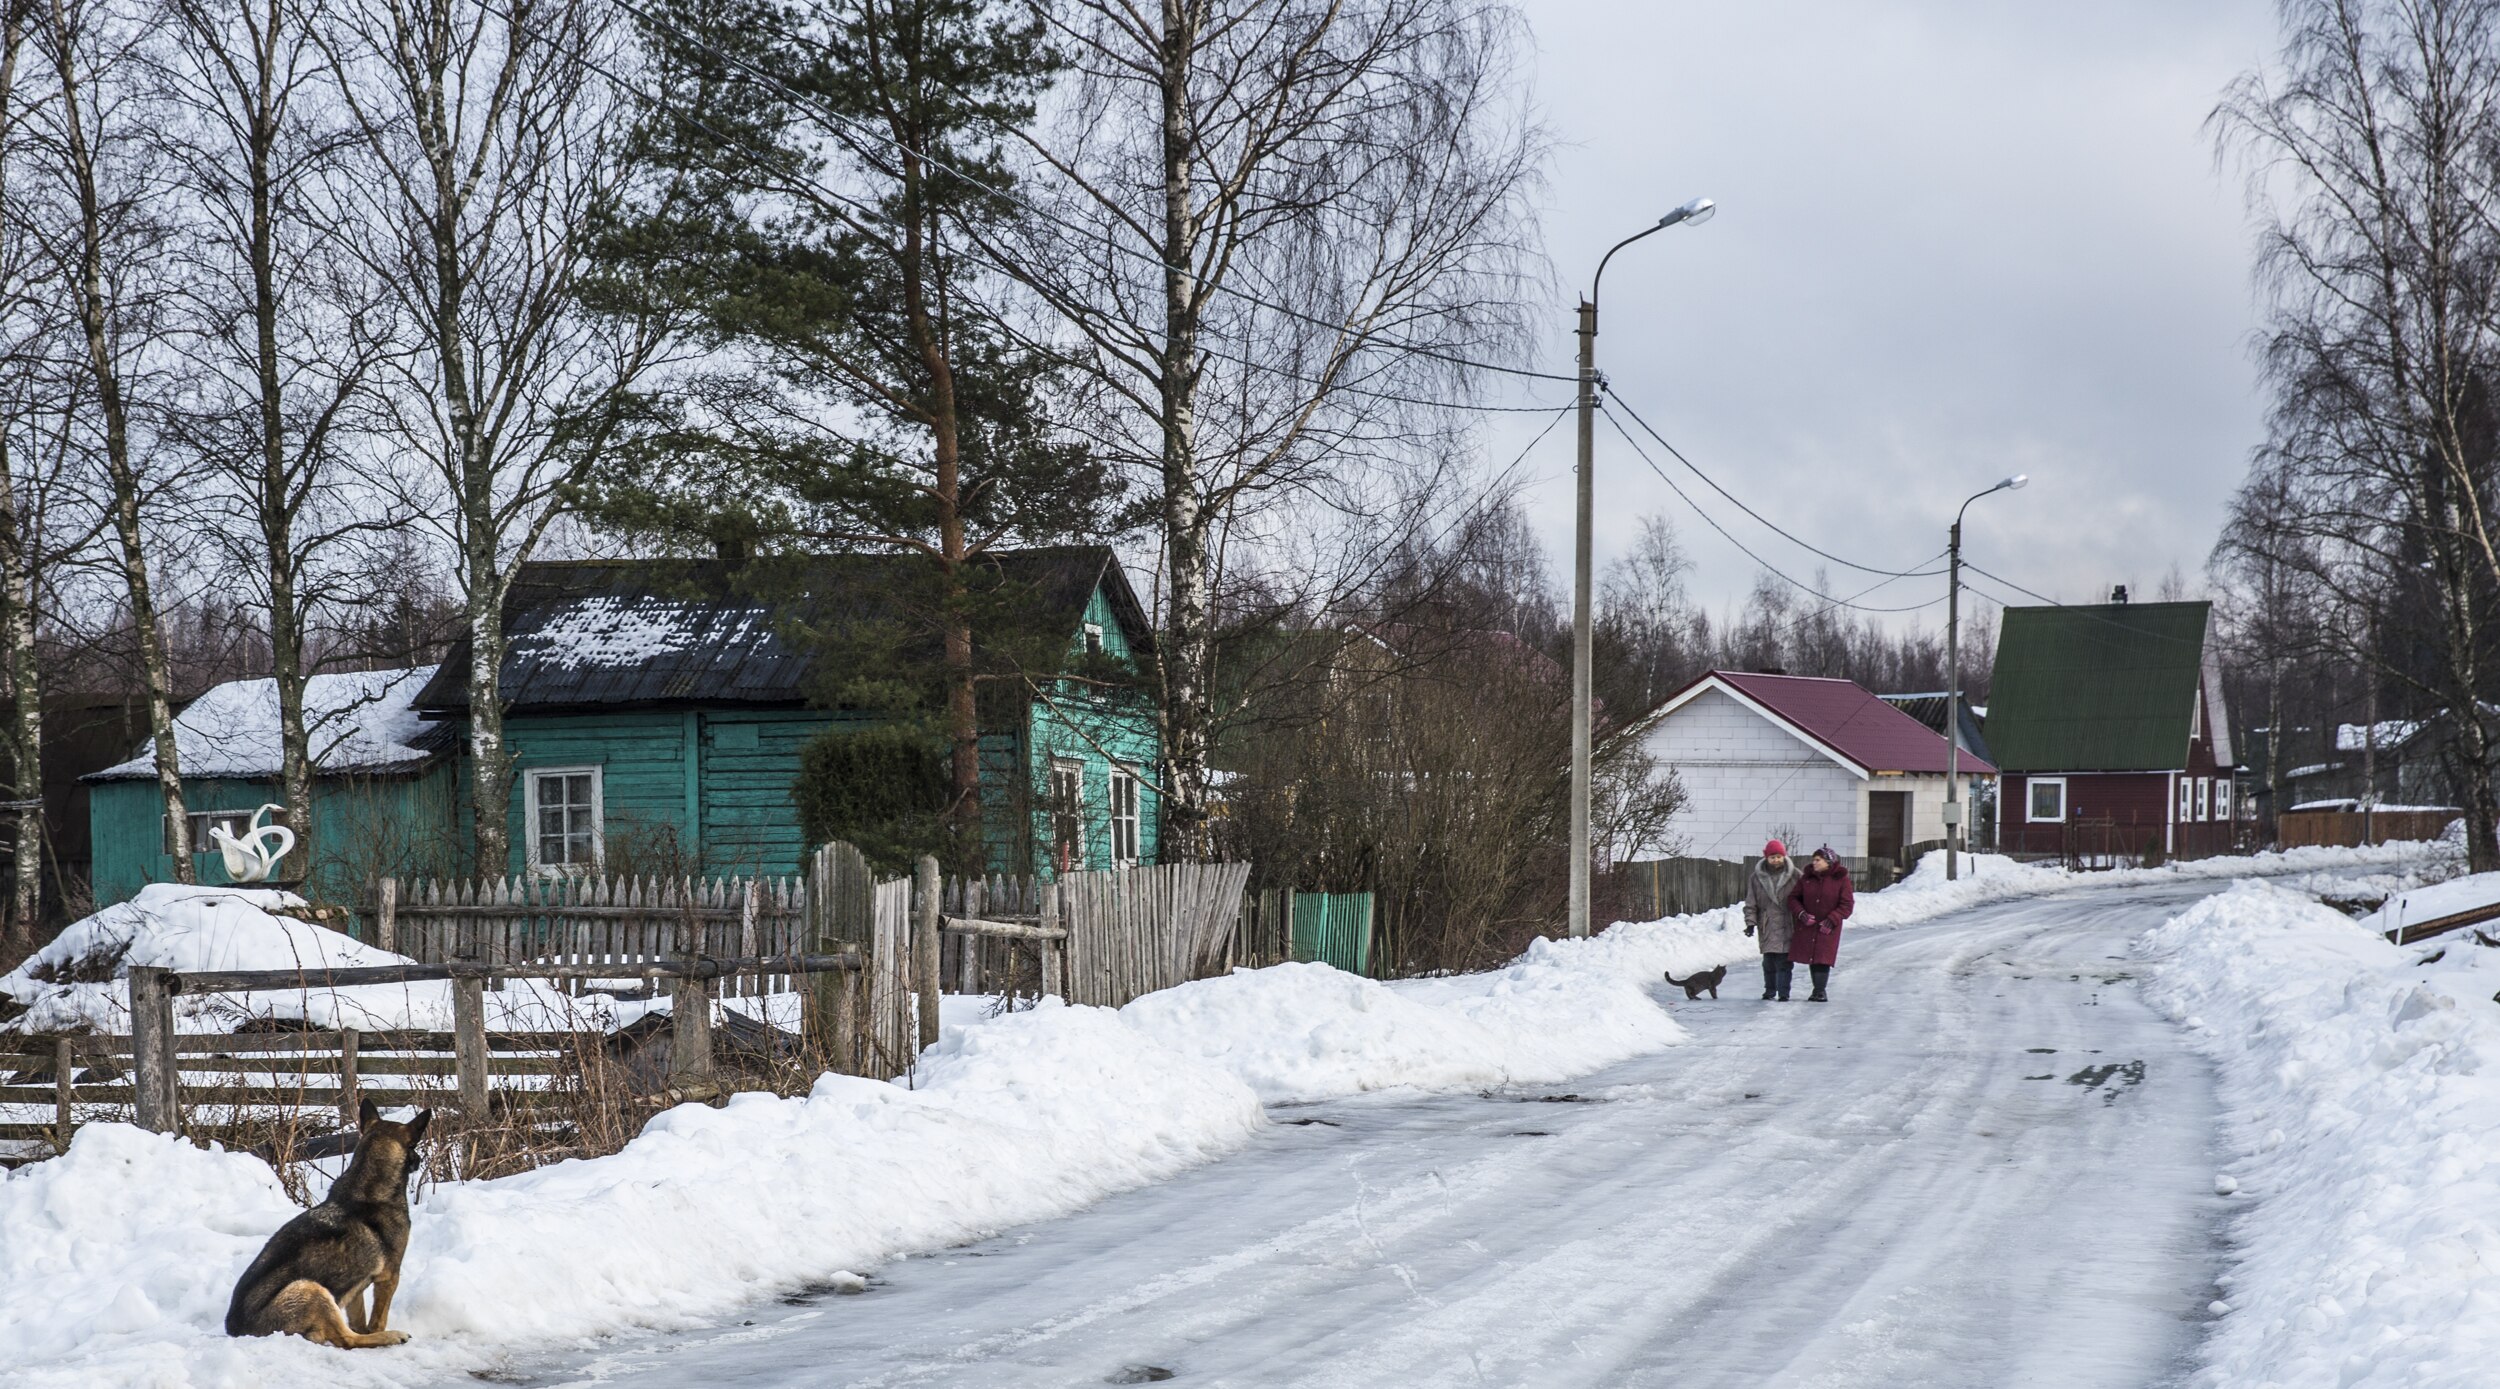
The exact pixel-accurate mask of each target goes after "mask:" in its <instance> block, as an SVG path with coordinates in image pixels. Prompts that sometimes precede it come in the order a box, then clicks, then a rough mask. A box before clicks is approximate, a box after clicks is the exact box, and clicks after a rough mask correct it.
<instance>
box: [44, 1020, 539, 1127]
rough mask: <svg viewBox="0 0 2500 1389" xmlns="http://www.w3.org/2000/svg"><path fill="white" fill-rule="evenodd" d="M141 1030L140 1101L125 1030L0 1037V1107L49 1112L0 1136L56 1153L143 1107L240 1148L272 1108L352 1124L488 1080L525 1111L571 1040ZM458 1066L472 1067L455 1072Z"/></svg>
mask: <svg viewBox="0 0 2500 1389" xmlns="http://www.w3.org/2000/svg"><path fill="white" fill-rule="evenodd" d="M164 996H165V998H166V999H167V1000H168V1001H169V1002H170V1000H171V998H172V994H171V993H166V994H165V995H164ZM148 1031H149V1036H150V1038H151V1046H150V1053H151V1055H152V1056H153V1057H154V1058H155V1059H154V1061H153V1062H152V1063H151V1064H150V1065H149V1066H148V1067H146V1068H144V1070H145V1074H146V1076H147V1078H148V1080H147V1083H148V1086H149V1092H148V1095H147V1098H146V1100H145V1101H144V1104H143V1101H142V1099H141V1090H140V1082H139V1077H140V1075H141V1074H142V1069H143V1068H142V1067H141V1066H140V1064H139V1048H138V1046H137V1039H136V1038H134V1037H132V1036H129V1035H122V1036H106V1035H96V1036H77V1037H60V1036H51V1037H37V1036H12V1037H0V1105H7V1106H9V1107H11V1108H12V1109H17V1110H21V1111H22V1110H30V1109H45V1108H48V1109H49V1110H50V1115H49V1119H48V1121H20V1122H10V1123H0V1140H5V1141H10V1142H13V1143H20V1144H29V1143H40V1144H43V1145H44V1146H45V1148H46V1150H47V1151H49V1152H52V1153H59V1152H65V1151H67V1150H68V1147H69V1141H70V1137H71V1135H72V1134H74V1133H75V1132H76V1130H77V1128H78V1125H79V1124H80V1123H82V1122H87V1121H90V1120H93V1119H97V1118H113V1119H127V1118H130V1117H132V1116H133V1115H135V1114H136V1113H137V1112H138V1111H139V1110H140V1109H142V1108H143V1107H144V1108H146V1109H148V1110H149V1111H150V1117H151V1118H152V1119H155V1120H156V1121H157V1122H159V1123H165V1122H169V1121H168V1120H167V1119H166V1118H163V1117H160V1116H168V1115H171V1116H180V1118H179V1127H180V1128H181V1129H182V1130H183V1131H185V1132H188V1133H190V1134H192V1135H193V1136H195V1137H201V1138H217V1139H222V1140H224V1141H226V1142H227V1143H229V1144H231V1145H235V1146H244V1145H248V1144H249V1143H250V1142H251V1141H252V1140H253V1139H254V1138H255V1137H258V1136H261V1135H264V1134H266V1133H267V1132H268V1130H269V1128H270V1123H269V1116H270V1115H273V1114H278V1113H283V1112H288V1111H313V1112H315V1113H316V1114H319V1115H325V1116H326V1115H328V1114H330V1113H333V1112H335V1113H336V1115H337V1116H338V1122H339V1124H341V1125H342V1126H345V1125H352V1124H353V1123H354V1121H355V1113H356V1104H357V1101H358V1100H360V1099H369V1100H372V1101H373V1102H374V1103H376V1104H382V1105H436V1104H443V1105H457V1104H458V1103H459V1100H460V1097H461V1095H462V1094H463V1093H464V1092H465V1093H469V1094H472V1095H476V1094H483V1093H486V1087H487V1086H488V1084H489V1081H488V1077H489V1076H493V1077H499V1078H503V1079H504V1080H505V1088H503V1089H501V1090H498V1091H496V1092H495V1093H496V1094H497V1095H498V1100H497V1102H498V1103H501V1104H504V1105H506V1106H507V1107H527V1106H531V1105H533V1104H536V1103H538V1102H539V1101H541V1100H543V1099H546V1098H549V1097H550V1093H551V1092H549V1091H547V1090H545V1089H542V1088H538V1087H540V1086H543V1085H546V1084H549V1083H552V1082H553V1081H554V1080H555V1079H556V1078H558V1077H561V1076H564V1075H566V1074H569V1073H571V1072H572V1071H573V1070H575V1068H576V1067H577V1066H578V1064H579V1059H578V1055H579V1053H578V1048H579V1046H580V1044H581V1041H582V1038H581V1036H580V1035H579V1034H576V1033H571V1032H529V1033H508V1032H497V1033H491V1034H488V1035H487V1036H486V1038H485V1040H484V1043H483V1045H482V1047H472V1048H462V1047H460V1046H458V1045H456V1043H455V1039H454V1037H453V1034H451V1033H448V1032H359V1031H356V1030H353V1029H349V1030H344V1031H307V1032H239V1033H222V1032H219V1033H180V1034H175V1033H172V1032H171V1030H170V1025H168V1026H166V1027H164V1028H162V1029H160V1028H158V1027H157V1026H156V1025H155V1024H154V1023H152V1024H151V1025H150V1027H149V1029H148ZM464 1061H465V1062H466V1063H468V1064H470V1065H472V1066H473V1067H474V1068H475V1069H476V1070H477V1072H478V1073H477V1074H476V1075H474V1076H471V1075H465V1074H463V1072H462V1069H461V1068H462V1066H463V1064H464ZM522 1077H529V1078H536V1079H534V1080H520V1079H519V1078H522ZM204 1111H207V1112H204ZM216 1111H223V1116H224V1117H223V1118H222V1119H221V1118H218V1117H214V1114H215V1112H216ZM322 1126H323V1127H326V1126H327V1125H326V1123H324V1124H322ZM21 1151H22V1150H21ZM6 1160H7V1159H5V1158H0V1162H5V1161H6Z"/></svg>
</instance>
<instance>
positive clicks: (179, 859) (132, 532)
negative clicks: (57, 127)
mask: <svg viewBox="0 0 2500 1389" xmlns="http://www.w3.org/2000/svg"><path fill="white" fill-rule="evenodd" d="M52 24H53V27H54V31H55V34H54V37H55V41H56V42H57V44H58V45H59V51H58V54H57V59H58V72H59V77H60V82H61V91H60V99H61V110H62V120H61V126H62V131H63V135H64V151H63V152H64V153H65V154H67V156H68V158H69V165H70V175H71V180H72V182H73V183H74V185H75V186H76V189H77V194H78V284H77V302H78V319H79V326H80V327H81V328H82V329H84V331H85V334H86V348H87V354H86V364H85V365H86V368H87V370H88V372H89V373H90V375H91V376H92V377H93V378H94V385H95V388H96V405H97V408H98V410H99V411H100V412H101V414H102V416H103V421H104V466H105V474H106V477H107V479H108V481H109V482H110V484H111V487H112V500H111V502H110V506H109V510H110V513H111V517H112V526H113V534H114V538H115V539H117V540H118V541H120V543H121V570H122V580H123V583H124V585H125V586H126V587H127V589H128V590H129V594H130V621H131V626H132V628H133V629H134V630H135V632H136V634H137V637H138V641H139V665H140V675H141V679H142V680H143V681H144V682H145V684H146V687H147V696H148V733H149V736H150V737H151V738H152V739H153V740H154V741H155V744H156V784H157V788H158V790H159V792H160V793H161V794H162V796H163V798H164V805H165V831H166V833H165V837H166V840H167V843H168V845H169V847H171V849H172V850H173V858H174V880H175V881H177V882H184V883H189V882H196V881H198V869H197V866H196V865H195V864H193V863H192V861H191V847H192V846H191V817H190V815H189V813H188V812H187V811H186V809H185V807H184V805H183V796H182V758H181V753H180V750H179V749H177V748H176V747H175V746H174V709H173V691H172V671H171V668H170V663H169V662H168V660H167V658H166V654H165V629H164V624H163V623H162V621H160V619H159V617H158V615H157V611H156V598H155V593H154V590H153V589H152V587H151V586H150V584H149V581H148V564H147V542H146V538H145V535H144V533H143V530H142V527H141V524H140V517H139V476H138V472H137V470H136V469H134V468H133V467H132V466H131V462H130V411H129V402H128V401H127V400H125V399H124V398H123V395H122V379H121V370H120V367H119V365H118V364H117V363H116V362H115V361H114V360H113V348H112V342H111V338H110V334H109V331H108V325H107V324H106V321H105V320H106V299H105V291H104V211H103V207H102V204H101V193H100V190H99V189H98V187H97V183H96V171H95V157H94V151H93V150H92V149H91V148H90V147H89V145H88V143H87V131H86V126H85V121H84V117H83V115H82V114H81V111H80V106H79V84H78V70H77V59H76V55H75V52H74V49H75V46H76V45H75V42H74V35H73V34H72V33H71V31H70V27H69V24H68V21H67V19H66V17H65V16H64V15H63V14H62V11H61V5H60V0H53V3H52Z"/></svg>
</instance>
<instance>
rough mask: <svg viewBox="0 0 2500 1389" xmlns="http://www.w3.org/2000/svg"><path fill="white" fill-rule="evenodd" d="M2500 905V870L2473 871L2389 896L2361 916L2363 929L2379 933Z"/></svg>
mask: <svg viewBox="0 0 2500 1389" xmlns="http://www.w3.org/2000/svg"><path fill="white" fill-rule="evenodd" d="M2495 906H2500V873H2475V874H2472V875H2469V876H2467V877H2463V878H2451V879H2449V880H2448V881H2447V882H2444V883H2433V884H2431V885H2430V886H2427V887H2417V888H2414V889H2413V890H2411V891H2408V892H2398V893H2396V894H2394V895H2392V896H2390V897H2389V898H2388V899H2387V900H2386V901H2385V902H2384V903H2382V904H2381V905H2380V906H2379V909H2378V910H2377V911H2374V912H2372V913H2370V914H2369V915H2368V916H2365V917H2363V918H2362V919H2361V924H2362V926H2363V927H2364V928H2366V929H2368V930H2371V931H2376V932H2379V933H2381V934H2385V933H2386V932H2389V931H2393V930H2397V929H2399V928H2401V927H2405V926H2419V925H2421V924H2423V923H2425V922H2430V921H2437V920H2438V919H2440V918H2441V917H2444V916H2460V915H2463V914H2464V913H2466V912H2471V911H2476V910H2478V909H2482V908H2487V907H2495Z"/></svg>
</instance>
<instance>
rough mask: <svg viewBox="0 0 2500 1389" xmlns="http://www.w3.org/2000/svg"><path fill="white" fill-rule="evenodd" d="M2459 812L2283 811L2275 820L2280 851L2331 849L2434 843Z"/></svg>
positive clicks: (2445, 831) (2462, 812) (2460, 812)
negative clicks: (2413, 841)
mask: <svg viewBox="0 0 2500 1389" xmlns="http://www.w3.org/2000/svg"><path fill="white" fill-rule="evenodd" d="M2464 813H2465V812H2464V811H2461V810H2374V811H2371V812H2370V813H2369V814H2367V815H2364V814H2362V813H2361V812H2359V811H2353V810H2287V811H2285V812H2283V814H2282V815H2281V816H2280V817H2278V819H2277V823H2278V824H2279V825H2280V829H2279V830H2278V831H2277V833H2279V834H2280V835H2281V836H2282V839H2283V847H2284V848H2286V849H2297V848H2301V847H2303V846H2305V845H2333V846H2338V847H2341V848H2347V849H2350V848H2357V847H2359V846H2360V845H2363V844H2387V843H2392V842H2396V841H2401V840H2409V839H2437V838H2438V837H2439V836H2441V835H2443V834H2445V833H2447V832H2448V824H2449V822H2450V821H2452V820H2455V819H2456V818H2458V817H2459V816H2461V815H2463V814H2464Z"/></svg>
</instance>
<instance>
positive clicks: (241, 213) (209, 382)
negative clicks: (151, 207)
mask: <svg viewBox="0 0 2500 1389" xmlns="http://www.w3.org/2000/svg"><path fill="white" fill-rule="evenodd" d="M168 9H169V13H170V17H171V18H172V19H173V21H174V24H175V28H176V32H177V33H178V35H179V40H180V41H179V42H178V43H177V44H175V45H174V46H173V49H172V51H171V52H170V53H169V54H168V55H167V58H166V60H165V62H164V64H163V67H162V68H161V70H160V73H159V77H160V80H161V87H162V91H163V94H164V106H165V111H166V119H165V120H164V121H163V122H161V123H160V125H159V129H158V138H159V139H160V141H161V143H162V146H163V148H164V149H165V152H166V154H167V157H168V160H169V163H170V165H171V167H172V169H173V170H174V171H175V173H176V175H177V177H178V178H179V180H180V188H181V195H182V208H183V212H184V217H183V228H182V233H181V235H180V236H179V238H178V244H179V245H180V246H181V248H182V256H181V264H182V267H183V271H184V273H183V277H182V279H183V288H182V292H181V294H180V295H179V298H178V304H179V317H180V319H181V326H182V328H183V330H184V331H183V345H184V348H185V350H184V352H183V354H182V355H183V360H184V364H185V367H186V369H187V370H186V376H187V378H188V379H187V380H186V381H185V382H184V383H183V385H184V389H183V390H182V392H181V398H182V404H181V405H180V406H179V408H177V409H175V410H173V411H171V412H169V413H170V419H169V421H168V430H167V432H168V435H169V437H170V438H171V439H172V440H174V441H175V442H176V443H178V444H179V445H180V446H181V448H182V450H183V451H184V452H185V453H187V454H189V455H191V456H194V457H197V458H198V459H200V460H201V462H203V463H204V464H205V465H206V468H205V469H204V475H207V476H215V477H222V478H227V479H231V480H232V482H233V484H234V490H233V492H232V494H231V496H229V497H221V498H220V502H221V506H220V508H219V510H220V515H219V517H218V524H216V525H215V526H214V527H213V528H212V530H213V533H214V534H215V536H216V537H217V539H218V540H219V541H220V543H221V544H222V545H223V546H224V547H225V548H227V549H229V550H230V551H232V552H233V555H232V557H233V560H234V562H235V564H236V567H237V568H238V569H240V570H241V571H243V572H244V573H247V574H248V573H253V572H255V571H256V572H257V574H258V575H259V578H260V584H259V587H260V589H261V594H262V602H263V605H264V607H265V612H266V616H267V627H268V640H269V656H270V671H271V674H272V675H273V676H274V677H275V682H274V683H275V684H276V686H277V703H278V708H277V715H278V734H279V749H280V761H279V788H280V790H279V796H280V799H281V800H282V801H283V802H284V804H285V807H286V815H287V823H288V824H289V825H291V826H293V827H294V829H295V834H296V841H297V845H298V849H297V852H298V854H299V855H300V856H301V857H302V859H303V861H304V863H305V864H306V865H307V866H309V864H310V863H311V861H312V859H313V857H314V855H315V854H316V853H317V852H318V843H319V840H318V827H317V826H315V825H314V823H313V797H312V774H313V759H314V755H315V754H314V749H313V748H312V746H311V734H310V732H309V730H308V729H307V727H306V714H305V709H304V688H305V684H306V682H307V680H308V679H309V678H310V676H311V668H310V661H309V659H308V652H307V639H308V636H309V633H310V628H311V624H312V623H313V622H314V620H315V613H316V610H317V609H318V608H320V607H321V606H322V605H323V602H324V600H325V599H327V598H329V597H330V596H331V594H330V592H329V587H330V586H329V584H328V583H327V582H325V579H326V577H327V576H326V575H325V569H326V570H328V571H330V572H331V573H335V572H336V571H337V569H338V568H339V566H338V564H336V563H335V562H334V561H335V560H336V559H339V558H342V557H340V556H338V555H337V553H336V552H339V551H341V550H343V549H345V548H347V547H349V546H351V545H353V544H355V543H357V542H359V541H362V540H364V539H366V538H367V537H369V536H370V535H371V534H372V533H373V532H375V531H377V530H379V529H381V528H384V527H386V526H388V525H389V524H391V523H392V521H393V519H394V518H392V517H391V516H389V515H388V514H386V512H385V511H384V510H383V509H382V508H381V507H380V505H379V499H378V496H377V494H376V493H375V492H374V490H373V489H371V488H367V487H362V486H360V485H359V480H358V479H357V478H356V477H355V476H354V473H353V471H352V469H351V468H350V467H349V464H350V462H351V461H352V460H351V459H350V458H348V457H347V456H346V454H347V449H348V438H347V436H349V435H351V434H352V433H353V432H354V430H355V429H356V428H357V427H358V426H359V424H360V423H361V421H360V419H359V418H358V415H359V411H360V409H361V408H362V407H363V406H364V404H365V402H364V400H363V397H364V395H365V393H366V391H367V389H368V386H369V383H370V379H371V377H372V376H373V374H374V372H375V370H376V368H377V365H378V362H379V359H380V356H381V353H382V351H383V348H384V342H383V338H384V335H385V334H386V333H387V331H388V328H389V321H388V315H387V312H386V309H385V306H383V305H382V304H380V303H378V302H377V301H378V299H379V294H380V292H379V290H378V288H377V287H376V286H375V285H374V283H373V281H372V277H371V275H370V274H369V273H367V271H366V267H364V266H363V265H361V264H360V263H359V262H358V260H357V258H356V257H355V256H353V255H351V254H350V253H349V252H348V250H347V248H346V246H345V245H344V244H343V236H342V234H343V232H344V231H345V227H344V225H343V224H342V221H341V219H340V218H339V217H337V216H336V215H335V211H334V204H335V191H336V188H337V184H338V180H339V178H340V170H339V167H338V166H339V164H340V159H339V155H340V152H341V146H342V145H343V144H344V143H345V139H346V134H347V132H346V130H345V129H344V128H343V127H342V126H341V124H340V123H339V122H338V121H337V120H336V119H335V117H336V113H337V102H336V98H335V96H334V90H335V89H334V86H333V84H332V82H331V78H330V74H329V71H328V67H327V63H326V61H325V59H324V56H323V54H322V51H321V49H320V46H319V45H318V43H317V42H316V36H317V26H319V25H320V24H322V23H323V22H325V18H324V15H323V12H322V9H321V5H320V0H309V3H299V0H173V3H172V4H171V5H170V6H169V7H168Z"/></svg>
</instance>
